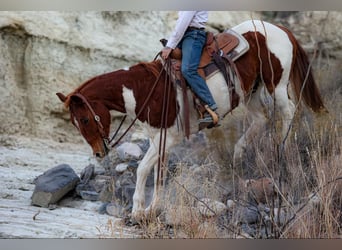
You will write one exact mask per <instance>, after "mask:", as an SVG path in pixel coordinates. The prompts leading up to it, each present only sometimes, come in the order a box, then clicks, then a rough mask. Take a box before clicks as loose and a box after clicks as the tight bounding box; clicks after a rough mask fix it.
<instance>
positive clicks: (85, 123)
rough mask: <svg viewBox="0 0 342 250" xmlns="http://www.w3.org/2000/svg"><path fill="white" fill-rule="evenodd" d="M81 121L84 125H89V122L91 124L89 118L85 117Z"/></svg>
mask: <svg viewBox="0 0 342 250" xmlns="http://www.w3.org/2000/svg"><path fill="white" fill-rule="evenodd" d="M80 121H81V122H82V123H83V124H84V125H87V124H88V122H89V119H88V118H87V117H83V118H81V119H80Z"/></svg>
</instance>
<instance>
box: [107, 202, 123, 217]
mask: <svg viewBox="0 0 342 250" xmlns="http://www.w3.org/2000/svg"><path fill="white" fill-rule="evenodd" d="M106 212H107V214H109V215H112V216H115V217H123V216H124V215H125V214H126V213H125V209H124V207H122V206H121V205H119V204H118V203H113V202H112V203H109V204H108V205H107V206H106Z"/></svg>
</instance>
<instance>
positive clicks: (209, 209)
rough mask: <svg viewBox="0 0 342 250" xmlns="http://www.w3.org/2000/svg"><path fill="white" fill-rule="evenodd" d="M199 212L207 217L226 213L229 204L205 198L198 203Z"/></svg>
mask: <svg viewBox="0 0 342 250" xmlns="http://www.w3.org/2000/svg"><path fill="white" fill-rule="evenodd" d="M197 208H198V210H199V212H200V213H201V214H202V215H203V216H206V217H211V216H216V215H220V214H222V213H224V212H225V211H226V210H227V206H226V205H225V204H223V203H222V202H219V201H214V200H211V199H209V198H203V199H201V200H200V201H199V202H198V203H197Z"/></svg>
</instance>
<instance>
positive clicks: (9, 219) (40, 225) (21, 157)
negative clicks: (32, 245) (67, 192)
mask: <svg viewBox="0 0 342 250" xmlns="http://www.w3.org/2000/svg"><path fill="white" fill-rule="evenodd" d="M62 163H65V164H69V165H70V166H71V167H72V168H73V169H74V170H75V172H76V173H77V174H80V172H81V171H82V170H83V169H84V167H85V166H87V165H88V164H90V163H93V164H94V163H96V162H94V160H93V158H92V157H91V150H90V148H89V147H88V145H87V144H85V143H84V144H72V143H58V142H55V141H53V140H48V139H37V138H28V137H19V136H18V137H9V136H6V137H5V136H2V137H1V138H0V187H1V189H0V197H1V199H0V238H107V237H113V238H136V237H139V236H138V234H137V233H136V232H134V229H133V228H127V227H126V228H125V227H124V226H122V222H121V219H118V218H115V217H112V216H109V215H106V214H100V213H98V211H97V210H98V208H99V207H100V206H101V203H100V202H91V201H84V200H81V199H75V198H65V199H63V200H62V201H61V202H59V203H58V204H57V207H56V208H55V209H47V208H41V207H36V206H31V196H32V192H33V190H34V187H35V186H34V184H33V181H34V179H35V178H36V177H37V176H39V175H41V174H42V173H43V172H45V171H46V170H48V169H50V168H52V167H54V166H56V165H59V164H62Z"/></svg>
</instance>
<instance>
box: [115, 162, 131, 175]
mask: <svg viewBox="0 0 342 250" xmlns="http://www.w3.org/2000/svg"><path fill="white" fill-rule="evenodd" d="M127 167H128V164H127V163H120V164H118V165H116V167H115V171H116V172H118V173H123V172H125V171H126V170H127Z"/></svg>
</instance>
